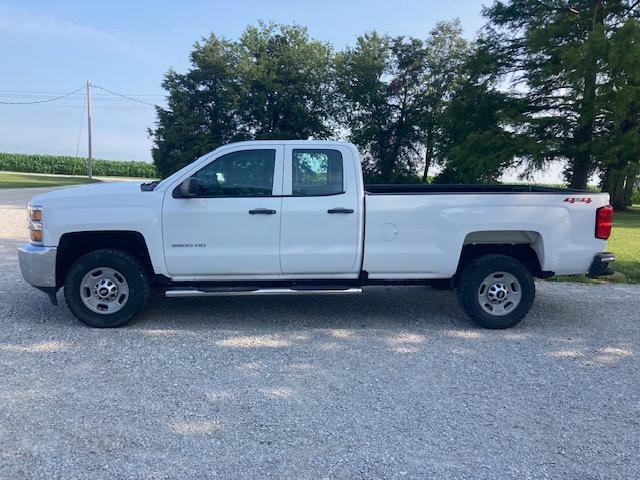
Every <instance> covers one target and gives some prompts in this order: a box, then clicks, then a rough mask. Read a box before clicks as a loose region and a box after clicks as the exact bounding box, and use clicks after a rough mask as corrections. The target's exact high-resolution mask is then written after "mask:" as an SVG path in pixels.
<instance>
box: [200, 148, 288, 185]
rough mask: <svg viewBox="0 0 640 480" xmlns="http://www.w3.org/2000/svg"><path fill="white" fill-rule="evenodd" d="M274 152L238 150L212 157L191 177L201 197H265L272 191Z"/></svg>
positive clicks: (267, 150)
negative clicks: (212, 158)
mask: <svg viewBox="0 0 640 480" xmlns="http://www.w3.org/2000/svg"><path fill="white" fill-rule="evenodd" d="M275 163H276V151H275V150H271V149H264V150H240V151H237V152H231V153H227V154H226V155H222V156H221V157H219V158H217V159H215V160H214V161H213V162H211V163H210V164H209V165H207V166H206V167H204V168H203V169H202V170H200V171H198V173H196V174H195V175H194V176H195V177H196V178H197V179H198V181H199V184H200V192H201V193H200V195H198V196H200V197H264V196H270V195H272V194H273V171H274V167H275Z"/></svg>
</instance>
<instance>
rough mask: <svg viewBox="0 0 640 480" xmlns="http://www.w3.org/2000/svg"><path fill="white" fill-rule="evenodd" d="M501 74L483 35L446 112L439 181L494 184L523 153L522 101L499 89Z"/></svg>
mask: <svg viewBox="0 0 640 480" xmlns="http://www.w3.org/2000/svg"><path fill="white" fill-rule="evenodd" d="M497 72H498V69H497V68H496V64H495V58H494V57H493V56H492V55H491V54H490V53H489V52H488V51H487V49H486V48H485V45H484V44H483V41H482V39H480V41H478V42H477V43H476V45H474V47H473V51H472V54H470V55H469V56H468V57H467V59H466V61H465V63H464V65H463V67H462V68H461V71H460V72H459V74H458V75H459V77H460V80H459V81H458V85H457V87H456V88H455V90H454V91H453V92H452V94H451V98H450V100H449V102H448V103H447V105H446V108H445V110H444V112H443V115H442V135H441V141H442V144H441V147H440V157H439V159H438V163H439V164H440V165H441V166H442V170H441V172H440V173H439V174H438V175H437V176H436V177H435V179H434V181H435V182H436V183H493V182H496V181H498V180H499V177H500V176H501V175H502V173H503V172H504V170H505V169H507V168H509V167H511V166H513V165H514V162H516V160H515V159H516V158H518V157H519V156H520V155H522V154H523V145H524V144H526V140H525V139H523V137H522V135H521V134H520V133H519V132H518V129H517V128H516V127H515V126H514V121H515V120H514V119H516V118H517V115H518V112H519V110H520V109H521V108H522V106H521V102H520V101H519V100H518V99H516V98H513V97H512V96H510V95H508V94H507V93H505V92H501V91H499V90H498V88H497V86H496V84H497V82H498V78H497Z"/></svg>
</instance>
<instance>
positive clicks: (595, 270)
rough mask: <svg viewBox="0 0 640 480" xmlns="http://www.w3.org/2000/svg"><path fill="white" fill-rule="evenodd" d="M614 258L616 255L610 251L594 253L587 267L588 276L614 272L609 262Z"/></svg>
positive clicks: (594, 276) (600, 275)
mask: <svg viewBox="0 0 640 480" xmlns="http://www.w3.org/2000/svg"><path fill="white" fill-rule="evenodd" d="M615 260H616V256H615V255H614V254H613V253H611V252H602V253H596V255H595V256H594V257H593V261H592V262H591V266H590V267H589V274H588V275H587V276H588V277H589V278H597V277H602V276H604V275H611V274H612V273H614V270H613V268H611V263H613V262H614V261H615Z"/></svg>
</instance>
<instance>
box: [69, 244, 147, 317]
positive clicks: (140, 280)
mask: <svg viewBox="0 0 640 480" xmlns="http://www.w3.org/2000/svg"><path fill="white" fill-rule="evenodd" d="M149 290H150V287H149V279H148V275H147V272H146V270H145V268H144V265H142V263H141V262H140V260H138V259H137V258H136V257H134V256H133V255H131V254H129V253H127V252H124V251H122V250H114V249H101V250H95V251H93V252H90V253H87V254H86V255H84V256H82V257H80V258H79V259H78V260H76V261H75V262H74V264H73V265H72V266H71V268H70V269H69V272H68V274H67V278H66V282H65V287H64V297H65V299H66V301H67V305H69V309H70V310H71V311H72V312H73V314H74V315H75V316H76V317H78V319H79V320H80V321H82V322H83V323H86V324H87V325H89V326H91V327H97V328H113V327H120V326H122V325H124V324H125V323H127V322H129V321H130V320H132V319H133V318H134V317H135V316H136V315H137V314H138V313H140V312H141V311H142V309H143V308H144V306H145V305H146V303H147V299H148V297H149Z"/></svg>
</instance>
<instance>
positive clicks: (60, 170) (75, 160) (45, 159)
mask: <svg viewBox="0 0 640 480" xmlns="http://www.w3.org/2000/svg"><path fill="white" fill-rule="evenodd" d="M0 170H5V171H9V172H26V173H57V174H60V175H86V174H87V159H86V158H83V157H67V156H57V155H29V154H21V153H1V152H0ZM93 174H94V175H96V176H99V177H140V178H158V173H157V171H156V168H155V166H154V165H152V164H150V163H145V162H128V161H118V160H94V161H93Z"/></svg>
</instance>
